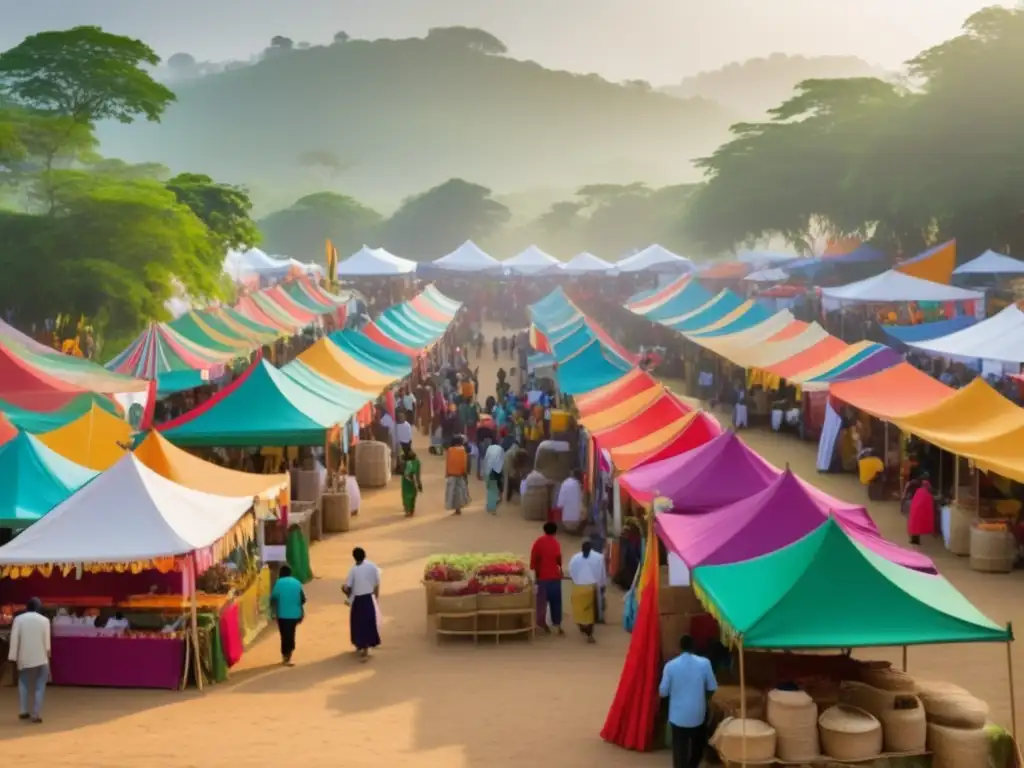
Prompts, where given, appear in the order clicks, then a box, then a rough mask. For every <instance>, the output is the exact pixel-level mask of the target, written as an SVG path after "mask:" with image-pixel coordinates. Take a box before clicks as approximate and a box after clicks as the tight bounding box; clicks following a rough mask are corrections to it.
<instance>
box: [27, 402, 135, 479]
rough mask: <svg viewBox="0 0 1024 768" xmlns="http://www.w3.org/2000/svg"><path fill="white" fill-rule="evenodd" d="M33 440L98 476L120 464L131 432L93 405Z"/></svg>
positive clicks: (116, 419) (123, 424)
mask: <svg viewBox="0 0 1024 768" xmlns="http://www.w3.org/2000/svg"><path fill="white" fill-rule="evenodd" d="M37 437H38V438H39V441H40V442H41V443H43V444H44V445H46V446H47V447H48V448H50V449H51V450H53V451H56V452H57V453H59V454H60V455H61V456H64V457H65V458H67V459H70V460H71V461H73V462H75V463H76V464H80V465H82V466H83V467H89V468H90V469H95V470H98V471H101V472H102V471H103V470H105V469H108V468H110V467H111V466H113V465H114V464H116V463H117V462H118V461H120V460H121V457H123V456H124V454H125V451H127V450H128V449H129V448H130V447H131V441H132V428H131V426H129V424H128V422H126V421H124V419H120V418H118V417H117V416H114V415H113V414H111V413H110V412H109V411H105V410H104V409H102V408H100V407H99V406H98V405H96V404H95V403H93V404H92V405H91V406H90V408H89V410H88V411H86V412H85V413H83V414H82V415H81V416H79V417H78V418H76V419H75V420H74V421H70V422H68V423H67V424H65V425H63V426H61V427H58V428H57V429H54V430H52V431H50V432H44V433H43V434H40V435H37Z"/></svg>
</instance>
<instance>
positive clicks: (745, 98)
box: [662, 53, 889, 119]
mask: <svg viewBox="0 0 1024 768" xmlns="http://www.w3.org/2000/svg"><path fill="white" fill-rule="evenodd" d="M888 74H889V73H887V72H885V70H883V69H881V68H879V67H874V66H872V65H871V64H868V63H867V62H866V61H863V60H862V59H858V58H857V57H855V56H813V57H804V56H789V55H787V54H785V53H773V54H772V55H771V56H769V57H768V58H766V59H748V60H747V61H743V62H733V63H732V64H729V65H727V66H725V67H722V68H721V69H716V70H713V71H710V72H701V73H700V74H697V75H694V76H693V77H688V78H686V79H685V80H683V81H682V82H681V83H679V85H670V86H667V87H665V88H663V89H662V92H664V93H668V94H670V95H672V96H676V97H679V98H684V99H693V98H703V99H710V100H713V101H716V102H718V103H719V104H721V105H722V106H724V107H726V108H728V109H730V110H732V111H734V112H736V113H738V114H739V115H741V116H742V117H743V118H744V119H757V118H760V117H761V116H763V115H764V113H765V112H767V111H768V110H769V109H771V108H772V107H775V106H777V105H779V104H780V103H782V102H783V101H785V100H786V99H787V98H789V96H790V95H791V94H792V93H793V86H795V85H796V84H797V83H799V82H801V81H803V80H811V79H815V78H822V79H831V78H842V77H887V76H888Z"/></svg>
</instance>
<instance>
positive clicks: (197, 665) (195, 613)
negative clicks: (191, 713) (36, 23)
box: [188, 554, 203, 691]
mask: <svg viewBox="0 0 1024 768" xmlns="http://www.w3.org/2000/svg"><path fill="white" fill-rule="evenodd" d="M188 567H189V571H190V573H191V576H192V578H191V579H189V581H190V582H191V587H192V590H191V591H192V606H191V613H192V649H193V651H194V652H193V654H192V666H193V669H195V673H196V687H197V688H198V689H199V690H200V691H201V690H203V664H202V660H201V659H200V658H199V609H198V606H197V604H196V589H197V586H196V559H195V554H193V555H192V556H191V557H189V563H188Z"/></svg>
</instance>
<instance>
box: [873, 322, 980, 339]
mask: <svg viewBox="0 0 1024 768" xmlns="http://www.w3.org/2000/svg"><path fill="white" fill-rule="evenodd" d="M977 322H978V321H977V320H975V319H974V318H973V317H970V316H969V315H958V316H957V317H951V318H950V319H948V320H933V321H932V322H930V323H918V324H917V325H883V326H882V330H883V331H885V334H886V335H887V336H888V337H889V338H891V339H893V340H895V341H896V342H898V343H899V344H907V345H913V344H914V343H915V342H923V341H932V340H933V339H935V340H938V339H943V338H944V337H946V336H950V335H951V334H954V333H957V332H958V331H962V330H964V329H965V328H970V327H971V326H972V325H976V324H977Z"/></svg>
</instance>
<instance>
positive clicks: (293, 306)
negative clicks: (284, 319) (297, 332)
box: [255, 285, 323, 328]
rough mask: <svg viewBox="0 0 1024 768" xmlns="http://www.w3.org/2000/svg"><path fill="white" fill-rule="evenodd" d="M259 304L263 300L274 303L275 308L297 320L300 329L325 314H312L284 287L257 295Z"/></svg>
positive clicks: (276, 287) (267, 289) (273, 288)
mask: <svg viewBox="0 0 1024 768" xmlns="http://www.w3.org/2000/svg"><path fill="white" fill-rule="evenodd" d="M255 298H256V301H257V303H259V302H260V301H261V300H265V301H267V302H273V304H274V306H276V307H279V308H280V309H281V310H282V311H283V312H285V313H287V315H288V316H289V317H292V318H294V319H295V321H296V322H297V323H298V327H299V328H305V327H306V326H308V325H311V324H313V323H314V322H316V320H317V318H319V317H320V315H322V314H323V312H311V311H309V310H308V309H306V308H305V307H303V306H302V305H301V304H299V303H298V302H297V301H295V299H293V298H292V297H291V296H289V295H288V292H287V291H286V290H285V289H284V286H283V285H275V286H273V287H271V288H265V289H264V290H262V291H260V293H258V294H255Z"/></svg>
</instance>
